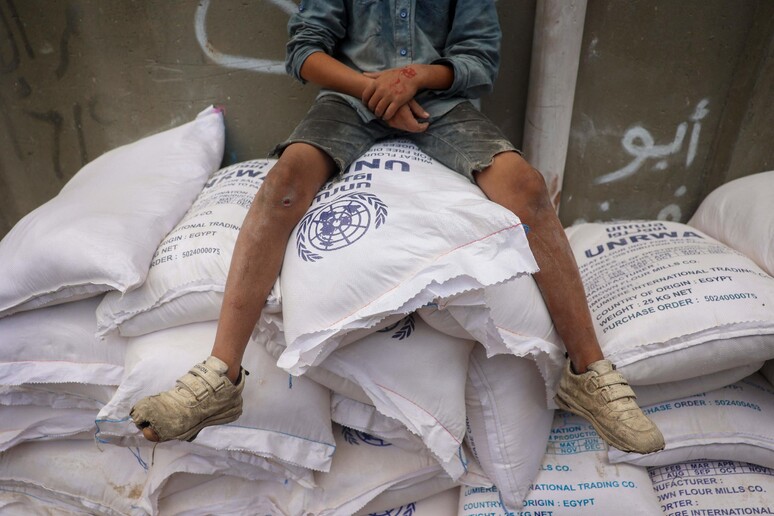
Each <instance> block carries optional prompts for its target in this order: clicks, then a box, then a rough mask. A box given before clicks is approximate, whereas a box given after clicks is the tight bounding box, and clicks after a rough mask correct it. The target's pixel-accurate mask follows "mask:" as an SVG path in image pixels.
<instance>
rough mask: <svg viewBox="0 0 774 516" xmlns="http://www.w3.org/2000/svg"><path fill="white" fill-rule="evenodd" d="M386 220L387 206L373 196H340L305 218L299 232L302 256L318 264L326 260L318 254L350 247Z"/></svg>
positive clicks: (297, 235)
mask: <svg viewBox="0 0 774 516" xmlns="http://www.w3.org/2000/svg"><path fill="white" fill-rule="evenodd" d="M386 218H387V206H386V205H385V204H384V203H383V202H382V201H381V200H379V198H378V197H376V196H375V195H373V194H367V193H350V194H345V195H342V196H339V197H337V198H335V199H333V200H332V201H330V202H328V203H326V204H324V205H322V206H319V207H317V208H315V209H314V210H311V211H310V212H309V213H307V214H306V215H305V216H304V218H303V219H301V222H299V224H298V231H297V233H296V249H297V251H298V256H299V257H301V259H303V260H304V261H308V262H315V261H317V260H319V259H321V258H322V256H321V255H320V254H318V253H317V252H316V251H335V250H337V249H342V248H344V247H347V246H350V245H352V244H354V243H355V242H357V241H358V240H360V239H361V238H362V237H363V235H365V234H366V233H367V232H368V230H369V229H370V227H371V224H373V226H374V228H375V229H378V228H379V226H381V225H382V224H383V223H384V221H385V219H386ZM310 247H311V248H313V249H314V250H313V249H310ZM315 250H316V251H315Z"/></svg>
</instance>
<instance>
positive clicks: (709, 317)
mask: <svg viewBox="0 0 774 516" xmlns="http://www.w3.org/2000/svg"><path fill="white" fill-rule="evenodd" d="M567 235H568V237H569V239H570V244H571V245H572V248H573V251H574V253H575V258H576V260H577V262H578V266H579V268H580V273H581V276H582V278H583V283H584V285H585V287H586V294H587V298H588V301H589V306H590V308H591V314H592V319H593V320H594V322H595V323H596V324H595V329H596V332H597V337H598V339H599V341H600V345H601V347H602V351H603V352H604V354H605V356H606V357H607V358H609V359H610V360H611V361H613V362H614V363H615V364H616V365H617V366H618V369H619V370H620V371H621V372H622V373H623V374H624V375H625V376H626V377H627V379H628V380H629V382H630V383H631V384H632V385H634V386H635V391H636V386H637V385H652V384H659V383H667V382H680V381H684V380H686V379H688V378H694V377H698V376H704V375H710V374H713V373H717V372H718V371H724V370H729V369H733V368H739V369H738V371H739V372H740V373H742V372H744V368H743V366H746V365H750V364H754V363H756V362H761V361H764V360H766V359H768V358H772V356H774V346H772V345H771V340H772V335H774V310H772V307H774V278H772V277H771V276H769V275H768V274H766V273H765V272H763V271H762V270H761V269H760V268H759V267H758V266H757V265H755V263H753V262H752V260H750V259H749V258H747V257H745V256H743V255H741V254H740V253H738V252H737V251H734V250H732V249H731V248H729V247H727V246H726V245H724V244H721V243H720V242H718V241H716V240H714V239H713V238H711V237H709V236H707V235H706V234H704V233H702V232H701V231H698V230H696V229H694V228H692V227H690V226H686V225H684V224H679V223H677V222H666V221H630V222H616V223H610V224H581V225H578V226H573V227H571V228H569V229H567ZM739 379H741V378H737V379H736V380H739ZM734 381H735V380H734ZM718 387H720V386H718ZM693 394H696V393H693Z"/></svg>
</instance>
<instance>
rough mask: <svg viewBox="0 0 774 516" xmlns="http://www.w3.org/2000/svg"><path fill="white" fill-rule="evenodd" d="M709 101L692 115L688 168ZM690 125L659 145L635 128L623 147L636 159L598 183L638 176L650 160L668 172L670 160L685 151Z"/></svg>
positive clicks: (601, 178) (657, 168) (626, 135)
mask: <svg viewBox="0 0 774 516" xmlns="http://www.w3.org/2000/svg"><path fill="white" fill-rule="evenodd" d="M708 105H709V99H702V100H701V101H700V102H699V103H698V104H697V105H696V109H695V110H694V112H693V114H692V115H691V116H690V121H691V122H692V123H693V127H692V128H691V138H690V141H689V142H688V150H687V152H686V157H685V166H686V167H690V166H691V164H693V160H694V159H695V158H696V149H697V147H698V145H699V136H700V134H701V120H702V119H703V118H704V117H705V116H707V114H708V113H709V110H708V109H707V106H708ZM688 125H689V123H688V122H682V123H681V124H680V125H678V126H677V129H676V130H675V137H674V139H673V140H672V141H671V142H670V143H667V144H664V145H656V142H655V140H654V139H653V136H652V135H651V134H650V132H649V131H648V130H647V129H645V128H644V127H642V126H639V125H637V126H634V127H632V128H630V129H629V130H628V131H626V134H624V137H623V139H622V140H621V145H623V148H624V149H625V150H626V152H627V153H629V154H630V155H631V156H633V158H634V159H633V160H632V161H631V162H630V163H629V164H628V165H626V166H624V167H622V168H619V169H618V170H615V171H613V172H610V173H609V174H605V175H603V176H600V177H598V178H596V179H595V180H594V182H595V183H596V184H604V183H610V182H613V181H618V180H621V179H623V178H626V177H629V176H631V175H633V174H636V173H637V172H638V171H639V170H640V169H641V168H642V167H643V165H645V163H646V162H647V161H648V160H656V162H655V163H654V165H653V167H652V168H653V170H665V169H666V168H667V167H668V165H669V162H668V158H669V157H670V156H674V155H677V154H679V153H680V152H682V149H683V143H684V141H685V136H686V134H687V132H688Z"/></svg>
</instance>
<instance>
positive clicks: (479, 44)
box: [285, 0, 501, 122]
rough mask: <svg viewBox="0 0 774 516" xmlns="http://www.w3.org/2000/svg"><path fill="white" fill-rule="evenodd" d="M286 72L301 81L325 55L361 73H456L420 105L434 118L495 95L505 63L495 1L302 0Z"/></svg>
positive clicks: (369, 116) (421, 97)
mask: <svg viewBox="0 0 774 516" xmlns="http://www.w3.org/2000/svg"><path fill="white" fill-rule="evenodd" d="M288 33H289V36H290V40H289V42H288V45H287V58H286V62H285V63H286V68H287V71H288V73H289V74H290V75H292V76H293V77H295V78H296V79H298V80H299V81H301V82H304V80H303V79H302V78H301V75H300V71H301V65H302V64H303V63H304V61H305V60H306V58H307V57H309V56H310V55H311V54H312V53H314V52H325V53H327V54H329V55H331V56H333V57H334V58H336V59H338V60H339V61H341V62H342V63H344V64H345V65H347V66H349V67H351V68H354V69H355V70H358V71H360V72H366V71H381V70H386V69H389V68H398V67H402V66H406V65H409V64H412V63H422V64H446V65H448V66H451V67H452V69H453V70H454V82H453V84H452V85H451V87H450V88H449V89H448V90H443V91H424V92H420V93H419V94H418V95H417V97H416V100H417V102H419V104H420V105H421V106H422V107H423V108H424V109H425V110H426V111H427V112H428V113H430V115H431V119H434V118H437V117H439V116H441V115H443V114H445V113H446V112H447V111H449V110H450V109H451V108H453V107H454V106H456V105H457V104H459V103H460V102H462V101H463V100H465V99H474V98H478V97H479V96H480V95H481V94H482V93H486V92H489V91H491V89H492V86H493V84H494V80H495V78H496V76H497V70H498V66H499V61H500V38H501V32H500V24H499V21H498V19H497V11H496V9H495V5H494V1H493V0H302V1H301V4H300V5H299V8H298V12H297V13H294V14H293V15H292V16H291V18H290V21H289V22H288ZM330 94H334V95H339V96H341V97H343V98H344V99H346V100H347V101H348V102H349V103H350V104H352V105H353V106H354V107H355V108H356V109H357V110H358V112H359V113H360V116H361V118H362V119H363V120H364V121H366V122H367V121H370V120H373V119H374V118H375V117H374V115H373V113H372V112H371V111H369V109H368V108H367V107H366V106H365V105H363V103H362V102H361V101H360V99H357V98H355V97H352V96H349V95H345V94H342V93H336V92H333V91H330V90H325V89H323V90H322V91H321V92H320V95H330Z"/></svg>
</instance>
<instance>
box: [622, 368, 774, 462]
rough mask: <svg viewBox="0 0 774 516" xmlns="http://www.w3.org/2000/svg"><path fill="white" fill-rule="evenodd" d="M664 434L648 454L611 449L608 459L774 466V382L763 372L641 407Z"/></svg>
mask: <svg viewBox="0 0 774 516" xmlns="http://www.w3.org/2000/svg"><path fill="white" fill-rule="evenodd" d="M643 411H644V412H645V414H647V415H648V416H650V418H651V419H652V420H653V422H654V423H655V424H656V425H657V426H658V427H659V429H660V430H661V432H662V433H663V434H664V441H665V443H666V447H665V448H664V450H662V451H660V452H656V453H649V454H647V455H640V454H635V453H624V452H622V451H620V450H616V449H613V448H611V449H610V451H609V453H608V455H609V458H610V461H611V462H629V463H633V464H639V465H642V466H665V465H668V464H673V463H676V462H684V461H688V460H693V459H713V460H732V461H741V462H752V463H755V464H758V465H761V466H766V467H769V468H774V428H772V424H771V422H772V421H774V386H772V385H771V383H769V381H768V380H766V378H764V377H763V376H762V375H761V374H759V373H755V374H753V375H751V376H750V377H748V378H745V379H744V380H741V381H739V382H736V383H734V384H732V385H727V386H726V387H723V388H721V389H717V390H714V391H710V392H706V393H703V394H699V395H697V396H692V397H686V398H677V399H673V400H671V401H668V402H664V403H659V404H656V405H650V406H647V407H643Z"/></svg>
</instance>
